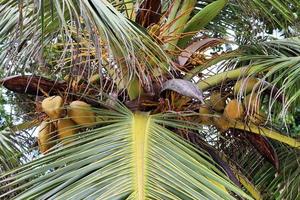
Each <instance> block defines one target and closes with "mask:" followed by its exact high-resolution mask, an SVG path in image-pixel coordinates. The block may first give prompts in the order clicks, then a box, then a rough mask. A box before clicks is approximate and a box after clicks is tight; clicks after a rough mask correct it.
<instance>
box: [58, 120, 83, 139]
mask: <svg viewBox="0 0 300 200" xmlns="http://www.w3.org/2000/svg"><path fill="white" fill-rule="evenodd" d="M57 130H58V137H59V139H60V140H62V142H63V144H69V143H70V142H69V141H65V139H66V138H68V137H70V136H73V135H75V134H76V133H77V132H78V127H76V124H75V122H73V121H72V120H70V119H67V118H65V119H59V120H58V123H57Z"/></svg>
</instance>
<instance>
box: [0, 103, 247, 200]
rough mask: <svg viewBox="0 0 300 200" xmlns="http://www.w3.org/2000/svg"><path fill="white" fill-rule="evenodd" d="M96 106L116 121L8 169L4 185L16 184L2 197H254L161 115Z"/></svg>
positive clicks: (101, 114) (83, 133)
mask: <svg viewBox="0 0 300 200" xmlns="http://www.w3.org/2000/svg"><path fill="white" fill-rule="evenodd" d="M97 112H98V113H99V116H102V118H104V117H106V119H108V118H109V120H107V122H113V123H109V124H108V125H103V126H102V125H101V124H99V125H98V128H95V129H92V130H87V131H84V132H81V133H80V134H79V135H78V136H77V137H76V138H74V140H73V142H72V144H70V145H67V146H65V147H63V148H59V149H57V150H54V151H52V152H50V153H48V154H47V155H46V156H43V157H41V158H39V159H36V160H35V161H33V162H30V163H28V164H26V165H24V166H22V167H21V168H19V169H16V170H13V171H11V172H9V173H6V174H3V175H2V176H5V177H7V178H6V179H4V181H6V182H8V184H7V185H6V186H3V187H2V189H5V188H6V187H15V189H13V190H10V191H9V192H7V193H2V195H1V197H5V196H6V195H9V193H12V192H18V191H20V192H21V193H20V194H19V195H18V196H17V197H16V199H28V198H32V199H40V198H42V199H44V198H47V199H57V198H58V199H63V198H66V199H97V198H98V199H148V198H149V199H234V198H235V197H234V196H232V195H233V193H235V194H237V195H239V196H242V197H244V198H246V199H251V198H250V197H249V196H247V195H246V194H245V193H243V192H242V191H241V190H240V189H239V188H238V187H237V186H234V185H233V183H231V182H230V181H229V180H228V178H227V177H226V176H225V175H224V174H223V173H222V172H221V171H219V170H218V168H217V167H216V166H215V164H214V161H213V160H212V159H211V158H210V157H208V156H207V155H206V154H204V153H201V152H200V151H198V150H197V149H195V148H194V147H193V146H191V145H190V144H188V143H187V142H185V141H184V140H182V139H181V138H179V136H177V135H176V134H175V133H173V132H172V131H170V130H168V129H167V128H166V127H164V126H162V125H161V124H160V120H161V116H156V115H149V114H148V113H139V112H137V113H131V112H130V111H129V110H127V109H126V108H124V107H120V108H119V109H118V111H105V110H98V111H97ZM104 122H105V121H103V122H102V124H103V123H104ZM104 124H105V123H104ZM2 178H3V177H2ZM19 184H21V185H20V186H18V185H19ZM229 192H230V193H229ZM232 192H233V193H232Z"/></svg>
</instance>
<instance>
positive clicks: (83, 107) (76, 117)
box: [68, 101, 96, 127]
mask: <svg viewBox="0 0 300 200" xmlns="http://www.w3.org/2000/svg"><path fill="white" fill-rule="evenodd" d="M68 116H69V117H70V118H71V119H72V120H73V121H74V122H75V123H76V124H78V125H80V126H84V127H90V126H92V125H94V124H95V122H96V117H95V113H94V112H93V110H92V107H91V105H90V104H87V103H85V102H84V101H73V102H72V103H70V107H69V109H68Z"/></svg>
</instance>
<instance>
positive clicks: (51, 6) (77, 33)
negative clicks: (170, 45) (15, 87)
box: [0, 0, 172, 88]
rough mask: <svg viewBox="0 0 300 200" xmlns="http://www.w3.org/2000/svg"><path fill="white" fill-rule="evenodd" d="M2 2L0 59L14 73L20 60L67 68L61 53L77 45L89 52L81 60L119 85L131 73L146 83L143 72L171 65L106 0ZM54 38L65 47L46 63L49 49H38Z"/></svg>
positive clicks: (69, 55) (142, 32) (71, 53)
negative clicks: (46, 51)
mask: <svg viewBox="0 0 300 200" xmlns="http://www.w3.org/2000/svg"><path fill="white" fill-rule="evenodd" d="M1 5H2V6H1V7H0V9H1V13H3V16H2V18H0V27H3V28H2V30H1V32H0V38H1V39H0V40H1V41H0V43H1V46H3V47H2V49H3V51H2V55H1V63H2V64H3V65H5V66H8V67H10V68H11V70H12V71H13V72H14V73H18V72H19V71H21V72H23V73H24V71H22V70H24V68H23V66H30V69H29V68H28V71H31V72H33V71H34V69H37V68H38V67H41V65H42V66H43V65H45V64H47V66H48V65H50V68H51V69H56V70H57V71H60V70H65V69H67V68H72V67H73V65H74V64H73V65H72V62H71V63H69V64H67V63H66V62H65V59H66V58H68V59H69V60H72V59H73V57H74V55H76V53H74V51H75V50H76V51H78V48H79V49H88V50H87V51H89V50H91V52H92V53H93V54H92V55H87V56H86V57H84V58H81V60H83V61H84V60H85V65H86V66H90V67H94V68H99V69H98V70H96V71H102V73H103V74H104V75H105V76H107V75H109V76H111V77H112V78H113V79H115V80H114V81H115V82H116V83H117V84H119V85H120V86H119V87H121V88H122V87H124V84H125V86H126V81H127V80H126V79H132V77H133V76H136V77H138V79H139V80H140V81H141V82H142V83H143V84H145V85H149V82H150V80H149V78H148V79H147V77H148V75H152V74H153V73H154V72H156V73H158V72H160V73H162V72H164V73H165V72H166V71H167V70H168V69H169V68H170V67H171V68H172V65H170V60H169V58H168V56H167V55H166V54H165V53H164V51H163V50H162V49H161V48H160V46H159V45H157V44H156V43H155V42H154V41H153V40H152V39H151V38H150V36H149V35H148V34H147V33H146V32H145V30H144V29H143V28H142V27H139V26H138V25H137V24H134V23H133V22H131V21H130V20H128V19H127V18H126V17H125V16H124V15H122V14H121V13H120V12H118V11H117V10H116V9H115V8H114V7H113V6H112V5H111V4H109V3H108V2H106V1H80V2H74V1H71V0H64V1H58V0H55V1H49V0H46V1H41V3H37V2H36V1H26V2H22V3H21V2H20V3H16V2H15V1H6V2H3V3H1ZM55 43H60V44H62V46H64V48H62V49H61V51H59V52H57V54H58V55H57V58H56V60H55V62H54V63H45V61H47V59H49V58H48V57H47V56H49V53H48V54H43V52H45V50H47V49H49V48H50V47H51V45H52V44H55ZM12 52H14V53H13V55H12V54H11V53H12ZM103 54H108V58H107V61H103V60H102V55H103ZM79 55H80V56H82V55H81V54H79ZM50 58H51V57H50ZM16 62H18V65H15V64H13V63H16ZM53 64H54V66H52V65H53ZM75 64H76V63H75ZM116 67H117V68H116ZM120 82H124V83H123V85H122V83H120ZM127 82H128V81H127Z"/></svg>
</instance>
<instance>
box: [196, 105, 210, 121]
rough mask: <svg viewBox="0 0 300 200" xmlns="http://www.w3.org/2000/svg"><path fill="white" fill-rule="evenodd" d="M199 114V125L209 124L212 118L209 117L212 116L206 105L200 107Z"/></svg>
mask: <svg viewBox="0 0 300 200" xmlns="http://www.w3.org/2000/svg"><path fill="white" fill-rule="evenodd" d="M199 114H200V122H201V123H204V124H206V123H210V122H211V119H212V117H211V116H210V115H211V114H212V112H211V110H210V108H209V106H208V105H201V107H200V108H199Z"/></svg>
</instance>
